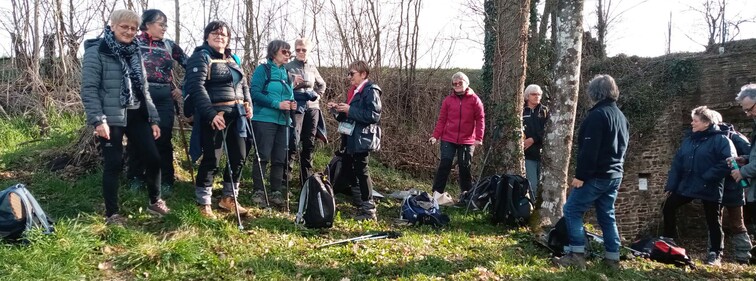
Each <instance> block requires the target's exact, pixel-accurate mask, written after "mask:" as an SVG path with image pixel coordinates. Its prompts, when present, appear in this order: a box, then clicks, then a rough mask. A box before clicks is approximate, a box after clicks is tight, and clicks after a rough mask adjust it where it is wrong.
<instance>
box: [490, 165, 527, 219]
mask: <svg viewBox="0 0 756 281" xmlns="http://www.w3.org/2000/svg"><path fill="white" fill-rule="evenodd" d="M531 198H533V195H532V194H531V190H530V184H529V183H528V180H527V179H526V178H524V177H523V176H519V175H502V176H501V180H500V181H499V184H498V185H496V192H495V193H494V199H493V208H491V221H492V222H493V223H495V224H498V223H505V224H507V225H512V226H524V225H525V224H527V222H528V220H529V219H530V214H531V213H532V212H533V209H534V207H533V200H532V199H531Z"/></svg>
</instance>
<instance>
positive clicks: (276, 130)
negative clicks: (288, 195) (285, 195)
mask: <svg viewBox="0 0 756 281" xmlns="http://www.w3.org/2000/svg"><path fill="white" fill-rule="evenodd" d="M252 129H253V130H255V138H256V141H257V149H258V150H257V152H258V154H259V156H260V162H259V163H258V162H257V159H254V162H253V163H254V164H253V166H252V179H253V180H254V182H253V184H254V188H255V191H258V190H259V191H262V190H263V177H264V175H265V170H266V168H267V166H268V163H270V181H269V183H270V191H279V192H287V191H288V187H287V190H281V185H282V183H283V176H284V167H285V166H286V164H285V161H286V130H287V128H286V125H278V124H276V123H269V122H259V121H252ZM289 137H291V136H289ZM261 169H262V174H261V173H260V170H261Z"/></svg>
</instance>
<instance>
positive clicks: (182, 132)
mask: <svg viewBox="0 0 756 281" xmlns="http://www.w3.org/2000/svg"><path fill="white" fill-rule="evenodd" d="M173 106H174V107H175V109H176V113H177V114H178V117H177V118H176V119H178V123H179V137H180V138H181V144H183V145H184V154H186V161H187V162H189V175H191V176H192V183H194V182H195V180H194V163H192V158H191V156H189V144H188V143H187V142H186V129H185V128H184V121H183V118H181V116H182V111H181V107H180V106H179V104H178V101H176V100H174V101H173Z"/></svg>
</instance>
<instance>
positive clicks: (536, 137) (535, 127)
mask: <svg viewBox="0 0 756 281" xmlns="http://www.w3.org/2000/svg"><path fill="white" fill-rule="evenodd" d="M548 119H549V108H548V107H546V106H545V105H543V104H538V105H537V106H536V107H535V108H533V109H531V108H530V107H528V104H527V103H525V107H524V108H523V110H522V125H523V126H524V127H525V138H533V145H531V146H530V147H528V149H526V150H525V159H528V160H535V161H541V148H543V134H544V128H545V127H546V120H548Z"/></svg>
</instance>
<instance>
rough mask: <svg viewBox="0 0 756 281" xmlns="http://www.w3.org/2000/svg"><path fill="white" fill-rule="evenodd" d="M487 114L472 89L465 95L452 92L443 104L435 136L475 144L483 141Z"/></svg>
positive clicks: (455, 142)
mask: <svg viewBox="0 0 756 281" xmlns="http://www.w3.org/2000/svg"><path fill="white" fill-rule="evenodd" d="M485 119H486V114H485V112H483V102H481V101H480V98H478V95H476V94H475V92H473V90H472V89H470V88H467V89H466V90H465V94H464V95H457V94H455V93H454V92H452V93H451V94H450V95H448V96H447V97H446V98H445V99H444V102H443V103H442V104H441V112H439V114H438V121H437V122H436V129H435V130H433V137H434V138H436V139H440V140H442V141H447V142H451V143H454V144H468V145H469V144H474V143H475V141H476V140H477V141H483V133H484V132H485V129H486V125H485Z"/></svg>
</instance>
